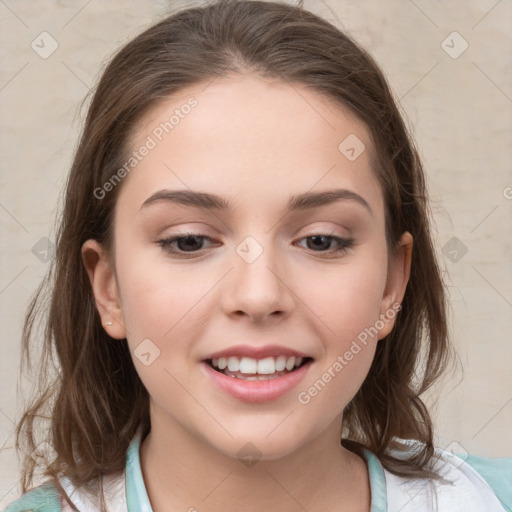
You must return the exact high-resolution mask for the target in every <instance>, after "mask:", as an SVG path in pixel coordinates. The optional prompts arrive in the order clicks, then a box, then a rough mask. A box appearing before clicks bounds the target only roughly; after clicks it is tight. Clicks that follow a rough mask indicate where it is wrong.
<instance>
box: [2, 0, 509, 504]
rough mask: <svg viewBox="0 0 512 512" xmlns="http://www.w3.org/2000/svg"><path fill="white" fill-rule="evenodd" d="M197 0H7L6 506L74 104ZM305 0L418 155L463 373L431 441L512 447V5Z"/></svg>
mask: <svg viewBox="0 0 512 512" xmlns="http://www.w3.org/2000/svg"><path fill="white" fill-rule="evenodd" d="M197 3H198V2H170V1H169V2H168V1H161V0H148V1H121V0H109V1H108V2H100V1H94V0H93V1H89V2H87V1H85V0H84V1H76V2H63V1H61V0H44V1H43V0H30V1H28V0H18V1H15V0H6V1H5V2H1V3H0V34H1V35H0V37H1V45H0V55H1V58H2V61H1V62H2V66H1V72H0V73H1V74H0V109H1V120H0V130H1V133H0V150H1V159H2V166H1V169H2V171H1V172H2V173H1V178H0V223H1V244H2V252H1V267H0V319H1V348H2V355H1V358H0V371H1V374H0V447H3V449H2V450H1V451H0V506H2V505H6V504H7V503H8V502H10V501H11V500H13V499H14V498H15V497H17V496H18V495H19V491H20V488H19V487H17V483H18V482H17V479H18V470H17V465H18V462H17V457H16V454H15V451H14V435H13V432H14V425H15V421H17V419H18V418H19V414H20V412H21V394H20V388H23V389H25V387H27V386H28V387H27V389H28V388H29V387H30V386H29V384H30V383H29V382H25V381H23V382H22V381H20V380H19V378H18V368H19V357H20V339H21V328H22V322H23V316H24V314H25V310H26V307H27V304H28V301H29V298H30V297H31V295H32V294H33V292H34V291H35V289H36V287H37V285H38V284H39V282H40V281H41V279H42V277H43V276H44V273H45V271H46V269H47V266H48V263H47V262H45V261H44V260H45V253H44V250H45V247H46V246H47V245H48V240H50V242H52V241H53V240H54V238H53V236H54V229H53V223H54V219H55V214H56V206H57V204H58V202H59V199H60V195H59V194H60V192H61V187H62V185H63V183H64V180H65V177H66V175H67V172H68V169H69V167H70V162H71V159H72V155H73V149H74V147H75V145H76V143H77V139H78V134H79V129H80V126H81V122H82V120H83V119H82V118H80V117H79V116H78V107H79V104H80V102H81V101H82V100H83V98H84V96H85V95H86V93H87V92H88V90H89V88H90V87H91V86H92V85H93V84H94V83H95V81H96V79H97V77H98V76H99V73H100V72H101V70H102V69H103V66H104V64H105V62H106V59H107V58H108V57H109V56H110V55H111V54H112V53H113V52H114V51H115V50H116V49H117V48H118V47H119V46H120V45H122V44H123V43H125V42H127V41H128V40H129V39H131V38H132V37H133V36H135V35H136V34H138V33H139V32H141V31H142V30H143V29H144V28H146V27H147V26H148V25H149V24H151V23H152V22H154V21H156V20H158V19H159V18H161V17H163V16H164V15H165V14H166V13H168V12H169V11H170V10H173V9H176V8H178V7H180V6H181V5H185V4H197ZM304 6H305V7H306V8H309V9H311V10H312V11H314V12H316V13H317V14H320V15H322V16H324V17H326V18H328V19H329V20H331V21H332V22H334V23H335V24H337V25H338V26H339V27H340V28H342V29H345V30H346V31H347V32H348V33H349V34H350V35H351V36H352V37H354V38H355V39H356V40H357V41H358V42H360V43H361V44H362V45H363V46H364V47H365V48H367V49H368V50H369V52H370V53H371V54H372V55H373V56H374V57H375V59H376V60H377V62H378V63H379V64H380V65H381V67H382V69H383V70H384V72H385V73H386V74H387V76H388V80H389V82H390V84H391V87H392V89H393V92H394V94H395V96H396V98H397V99H398V100H399V102H400V106H401V108H402V109H403V111H404V113H405V115H406V117H407V123H408V125H409V127H410V129H411V131H412V134H413V136H414V138H415V139H416V141H417V143H418V145H419V148H420V152H421V156H422V157H423V160H424V164H425V170H426V173H427V177H428V185H429V190H430V195H431V201H432V205H431V207H432V212H433V217H434V221H435V226H436V230H435V237H436V240H435V241H436V248H437V250H438V254H439V258H440V264H441V268H442V269H443V272H444V273H445V276H446V281H447V283H448V286H449V288H448V289H449V294H450V299H451V304H452V317H451V327H452V336H453V340H454V342H455V344H456V346H457V348H458V351H459V355H460V358H461V361H462V363H463V365H464V374H463V375H462V374H461V373H458V374H456V375H455V377H454V378H452V379H449V380H447V382H446V383H445V384H444V385H443V387H442V389H441V396H440V399H439V403H438V407H437V409H436V410H435V411H434V415H435V423H436V427H437V444H438V446H440V447H442V448H445V447H450V448H454V450H455V451H459V452H460V451H461V450H466V451H468V452H471V453H473V454H476V455H488V456H512V443H511V441H510V432H512V371H511V362H512V263H511V261H512V170H511V161H512V159H511V156H512V140H511V139H512V83H511V82H512V67H511V66H510V63H511V62H512V55H511V54H512V31H511V30H510V20H511V19H512V2H510V1H501V2H500V1H495V0H485V1H484V0H482V1H476V0H473V1H469V2H467V1H462V0H459V1H447V2H429V1H425V0H423V1H420V0H416V1H415V2H413V1H409V0H393V1H386V2H382V1H378V0H372V1H370V0H364V1H361V0H358V1H357V2H356V1H339V0H324V1H322V0H311V1H305V3H304ZM454 31H456V32H458V34H459V35H457V34H455V35H454V34H453V32H454ZM42 32H48V33H49V34H50V35H51V38H53V39H54V40H55V41H56V43H57V44H58V48H57V49H56V50H55V51H54V53H52V54H51V55H49V56H46V55H44V52H49V50H50V49H51V44H55V43H52V41H51V39H50V38H49V37H48V36H47V35H41V33H42ZM42 40H43V42H41V41H42ZM443 41H444V43H443ZM33 42H34V43H33ZM32 44H34V46H35V47H36V48H38V51H35V50H34V49H33V47H32ZM466 44H467V45H468V47H467V49H466V50H465V51H464V52H463V53H461V51H462V50H463V49H464V47H465V45H466ZM38 52H39V53H38ZM459 53H460V55H459ZM41 54H43V56H46V57H47V58H43V56H41ZM84 112H85V111H84ZM47 239H48V240H47Z"/></svg>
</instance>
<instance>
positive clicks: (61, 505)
mask: <svg viewBox="0 0 512 512" xmlns="http://www.w3.org/2000/svg"><path fill="white" fill-rule="evenodd" d="M141 434H142V431H141V429H139V431H138V432H137V434H136V435H135V436H134V438H133V440H132V442H131V443H130V446H129V448H128V450H127V453H126V465H125V468H124V471H123V473H122V474H118V475H109V476H106V477H105V478H104V489H105V490H106V492H105V499H106V503H107V507H108V510H109V511H112V512H153V511H152V508H151V504H150V501H149V498H148V495H147V492H146V487H145V484H144V479H143V477H142V470H141V465H140V457H139V453H140V442H141ZM405 443H406V444H408V445H409V449H410V450H414V449H415V448H416V449H417V443H418V442H417V441H405ZM402 453H403V452H402ZM436 454H437V455H438V457H439V459H438V460H437V461H436V462H435V464H438V466H436V467H437V468H438V474H440V475H441V476H442V477H443V478H444V481H437V480H432V479H424V478H405V477H399V476H396V475H394V474H392V473H390V472H389V471H387V470H386V469H385V468H384V467H383V466H382V464H381V463H380V461H379V459H378V458H377V457H376V456H375V455H374V454H373V453H372V452H370V451H369V450H364V458H365V460H366V463H367V465H368V473H369V480H370V489H371V510H370V512H413V511H414V512H427V511H428V512H503V511H507V512H512V458H486V457H476V456H472V455H464V456H458V455H454V454H452V453H451V452H449V451H445V450H441V449H436ZM396 455H397V456H399V454H398V452H397V453H396ZM402 456H403V455H402ZM59 482H60V484H61V485H62V487H63V488H64V490H65V491H66V493H67V495H68V496H69V498H70V499H71V501H72V502H73V503H74V505H75V506H76V507H77V509H78V510H80V512H96V511H99V510H100V508H99V498H98V497H97V496H91V495H90V494H86V493H85V491H83V490H82V489H77V488H75V487H74V486H73V484H72V483H71V481H70V480H69V479H68V478H66V477H62V478H59ZM71 510H72V509H71V507H70V506H69V504H68V503H67V502H66V500H65V499H64V498H63V497H62V496H60V495H59V492H58V491H57V489H56V488H55V487H54V485H53V484H52V483H50V482H46V483H43V484H41V485H39V486H38V487H36V488H35V489H32V490H31V491H29V492H27V493H25V494H24V495H23V496H21V497H20V498H18V499H17V500H16V501H14V502H12V503H11V504H10V505H9V506H8V507H7V508H6V509H5V511H4V512H26V511H30V512H71Z"/></svg>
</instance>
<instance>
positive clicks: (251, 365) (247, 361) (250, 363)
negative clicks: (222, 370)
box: [230, 357, 258, 373]
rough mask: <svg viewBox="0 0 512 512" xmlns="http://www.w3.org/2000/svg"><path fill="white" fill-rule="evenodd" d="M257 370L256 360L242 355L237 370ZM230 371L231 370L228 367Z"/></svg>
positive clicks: (255, 371) (249, 371)
mask: <svg viewBox="0 0 512 512" xmlns="http://www.w3.org/2000/svg"><path fill="white" fill-rule="evenodd" d="M257 370H258V361H256V359H252V358H251V357H242V359H241V360H240V364H239V366H238V371H239V372H240V373H257ZM230 371H233V370H231V368H230Z"/></svg>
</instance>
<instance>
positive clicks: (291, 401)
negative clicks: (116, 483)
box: [82, 75, 412, 512]
mask: <svg viewBox="0 0 512 512" xmlns="http://www.w3.org/2000/svg"><path fill="white" fill-rule="evenodd" d="M190 96H194V97H195V98H196V99H197V101H198V105H197V106H196V107H195V109H193V110H192V112H191V113H190V114H189V115H188V116H186V117H185V118H184V119H182V120H180V123H179V125H177V126H176V127H175V128H174V130H173V131H172V132H171V133H169V134H168V135H166V136H165V137H164V138H163V140H162V141H161V142H160V143H159V144H158V145H157V146H156V147H155V148H154V149H152V150H151V151H150V152H149V154H148V155H147V156H146V157H144V158H143V160H142V161H141V162H140V163H139V164H138V165H137V166H136V168H135V169H134V170H133V171H132V172H131V173H130V174H129V175H128V176H127V177H126V178H124V180H123V182H122V184H121V185H120V186H121V187H122V188H121V190H120V191H119V197H118V200H117V203H116V211H115V220H114V223H115V224H114V226H115V255H114V262H113V265H111V264H110V263H109V259H108V258H107V254H106V253H105V251H104V250H103V248H102V247H101V245H99V244H98V243H97V242H96V241H95V240H88V241H87V242H86V243H85V244H84V246H83V248H82V256H83V260H84V264H85V266H86V268H87V271H88V274H89V277H90V280H91V283H92V287H93V290H94V295H95V299H96V304H97V307H98V311H99V312H100V314H101V317H102V321H103V322H112V325H110V326H105V329H106V330H107V332H108V333H109V335H110V336H112V337H113V338H117V339H119V340H122V339H124V338H126V339H127V342H128V345H129V347H130V350H131V352H132V355H133V351H134V350H135V349H136V348H137V346H138V345H139V344H140V343H141V342H142V340H144V339H148V338H149V339H150V340H151V342H152V343H154V345H156V346H157V347H158V349H159V350H160V355H159V356H158V357H157V358H156V359H155V360H154V361H153V362H152V363H151V364H150V365H149V366H145V365H144V364H142V363H141V361H140V360H139V359H138V358H137V357H135V356H133V363H134V365H135V368H136V370H137V372H138V374H139V375H140V378H141V380H142V382H143V383H144V385H145V387H146V388H147V390H148V392H149V394H150V402H151V408H150V409H151V410H150V415H151V432H150V433H149V435H148V436H147V437H146V439H145V440H144V441H143V443H142V445H141V465H142V470H143V475H144V480H145V483H146V487H147V490H148V496H149V498H150V501H151V504H152V506H153V510H154V511H155V512H163V511H166V510H189V509H191V507H195V508H196V509H197V510H201V511H209V512H217V511H221V510H222V511H224V512H226V511H236V510H241V509H242V508H243V509H244V510H247V511H251V512H252V511H254V512H256V511H260V510H267V511H276V512H277V511H282V510H288V511H303V510H304V509H306V510H308V511H309V512H313V511H317V510H318V511H319V510H323V511H325V510H350V511H369V510H370V489H369V479H368V470H367V467H366V464H365V462H364V460H363V459H361V458H360V457H358V456H357V455H355V454H353V453H352V452H350V451H348V450H346V449H344V448H342V447H341V446H340V442H339V441H340V435H341V425H342V418H343V409H344V407H345V406H346V405H347V404H348V403H349V401H350V400H351V399H352V397H353V396H354V395H355V393H356V392H357V390H358V389H359V387H360V386H361V384H362V382H363V380H364V378H365V376H366V375H367V373H368V370H369V368H370V365H371V362H372V359H373V357H374V353H375V348H376V345H377V343H379V340H381V339H382V338H384V337H385V336H386V335H387V334H388V333H389V332H390V331H391V329H392V328H393V325H394V318H393V319H391V320H388V321H387V322H385V324H384V326H383V327H382V329H380V330H379V332H378V335H376V336H375V337H373V338H369V340H368V343H367V345H366V346H362V349H361V350H360V352H358V353H357V355H355V356H354V358H353V359H352V360H351V361H349V362H348V364H347V365H346V366H344V368H343V370H342V371H341V372H338V373H337V374H336V377H335V378H333V379H332V380H331V381H330V382H329V383H328V384H327V385H326V386H325V388H324V389H323V390H322V391H321V392H320V393H318V395H317V396H315V397H314V398H312V399H311V401H310V402H309V403H307V404H302V403H300V402H299V401H298V399H297V393H298V392H299V391H304V390H307V389H308V387H309V386H311V385H312V384H313V383H314V382H315V381H317V380H318V379H319V378H320V377H321V376H322V374H323V373H324V372H325V371H327V370H328V368H329V367H332V366H333V363H334V362H335V361H336V360H337V357H338V356H339V355H340V354H344V353H345V352H346V351H347V350H349V348H350V346H351V343H352V342H353V340H355V339H356V338H357V335H358V334H359V333H361V332H363V331H364V329H365V328H369V327H370V326H374V325H375V322H376V321H377V320H378V319H379V315H382V314H385V313H386V312H387V311H389V310H390V309H392V307H393V304H395V305H396V304H398V303H400V302H401V300H402V298H403V295H404V293H405V288H406V286H407V281H408V279H409V275H410V262H411V251H412V237H411V235H410V234H409V233H404V235H403V237H402V240H401V244H400V246H399V247H398V248H397V250H396V252H395V254H394V255H393V257H392V258H390V257H389V255H388V254H387V251H386V239H385V231H384V200H383V196H382V191H381V189H380V186H379V183H378V181H377V179H376V177H375V176H374V174H373V171H372V169H371V167H370V152H371V151H372V147H371V139H370V136H369V132H368V130H367V128H366V126H365V125H364V124H363V123H362V122H361V121H360V120H359V119H357V118H356V117H354V116H353V115H352V114H351V113H350V112H349V111H348V110H347V109H346V108H344V107H342V106H340V105H338V104H336V103H334V102H332V101H331V100H330V99H327V98H325V97H323V96H321V95H319V94H318V93H316V92H313V91H311V90H307V89H306V88H304V87H302V86H300V85H297V84H294V85H293V86H292V85H291V84H287V83H284V82H281V81H276V80H268V79H262V78H258V77H254V76H246V75H244V76H240V75H237V76H236V77H223V78H221V79H217V80H215V81H214V82H213V83H211V84H210V85H209V86H206V85H205V84H201V85H197V86H194V87H190V88H188V89H186V90H183V91H181V92H180V94H177V95H175V96H173V97H170V98H166V99H164V100H162V101H161V102H160V103H159V104H157V105H154V106H153V108H151V109H150V110H149V111H148V112H147V113H146V114H145V116H144V117H143V119H142V120H141V121H140V122H139V123H138V125H137V126H136V130H135V132H134V135H133V137H132V140H131V148H133V149H134V150H135V149H137V148H139V147H140V146H141V145H142V144H144V141H145V140H146V137H147V136H148V134H150V133H151V131H152V130H153V129H154V127H156V126H158V124H159V123H160V122H163V121H165V120H167V119H168V118H169V116H170V115H171V114H172V112H173V111H174V109H176V108H179V107H180V106H181V105H183V104H184V103H185V102H186V100H187V99H188V98H189V97H190ZM349 134H356V135H357V137H358V138H359V139H360V140H361V141H363V143H364V144H365V146H366V150H365V151H364V152H363V153H362V154H361V155H360V156H359V157H358V158H357V159H356V160H354V161H349V160H348V159H347V158H346V157H345V156H344V155H343V154H342V153H341V152H340V151H339V150H338V146H339V144H340V142H341V141H343V140H344V139H345V138H346V137H347V136H348V135H349ZM164 188H168V189H173V190H176V189H191V190H195V191H203V192H210V193H214V194H218V195H221V196H223V197H225V198H227V199H230V200H231V201H232V202H233V203H234V205H235V208H234V210H233V211H226V212H219V211H214V212H212V211H209V210H204V211H202V210H199V209H196V208H193V207H189V206H180V205H176V204H170V203H166V202H163V201H162V202H158V203H154V204H153V205H151V206H149V207H147V208H143V209H142V210H141V209H140V208H141V205H142V203H143V202H144V201H145V200H146V199H147V198H148V197H149V196H150V195H151V194H153V193H154V192H156V191H158V190H161V189H164ZM334 188H345V189H349V190H352V191H354V192H356V193H358V194H359V195H361V196H362V197H363V198H364V199H365V200H366V201H367V202H368V204H369V205H370V207H371V210H372V213H370V212H368V211H367V210H366V209H365V208H364V207H363V206H362V205H360V204H358V203H357V202H356V201H350V200H343V201H339V202H336V203H333V204H331V205H325V206H320V207H318V208H313V209H310V210H307V211H302V212H300V211H299V212H292V213H288V214H284V210H283V208H284V205H285V203H286V201H287V200H288V198H289V196H290V195H292V194H298V193H302V192H307V191H326V190H331V189H334ZM187 229H189V230H192V232H193V233H194V234H202V235H205V236H207V237H211V238H210V239H208V238H207V239H204V240H203V241H202V242H201V241H199V242H198V243H197V246H196V247H199V250H197V251H196V252H195V253H192V256H193V257H192V258H188V259H187V258H180V257H177V256H176V255H173V254H170V253H168V252H166V249H165V248H163V247H161V246H159V245H158V244H157V241H158V240H159V239H162V238H165V237H169V236H171V235H174V236H177V235H182V236H183V234H184V232H186V230H187ZM318 234H324V235H327V236H330V235H332V236H339V237H345V238H353V239H354V240H355V242H356V244H355V245H354V246H353V247H351V248H349V249H347V250H346V252H339V253H334V252H332V251H333V248H336V243H335V242H334V241H333V242H331V243H329V241H327V242H326V243H325V245H324V246H323V247H322V245H321V244H320V248H317V247H315V245H314V244H311V243H309V244H308V240H310V239H308V238H307V237H311V236H313V235H318ZM247 236H251V237H253V238H254V239H255V240H256V241H257V242H258V244H259V245H260V246H261V248H262V249H263V252H262V254H261V255H260V256H259V257H258V258H257V259H256V260H255V261H254V262H252V263H248V262H247V261H245V260H244V259H243V258H241V257H240V256H239V255H238V253H237V252H236V248H237V246H238V245H239V244H240V243H241V242H242V241H243V240H244V238H245V237H247ZM192 245H193V244H192ZM174 247H175V248H176V247H179V248H181V249H182V251H183V244H182V245H178V246H177V244H176V243H175V244H174ZM184 249H185V250H186V249H187V245H186V244H185V247H184ZM188 254H189V255H190V254H191V253H190V252H189V253H188ZM398 314H400V313H398ZM395 318H396V316H395ZM242 343H248V344H253V345H259V344H261V345H266V344H279V345H284V346H286V347H290V348H295V349H297V350H301V351H303V352H306V353H307V354H309V355H310V356H311V357H313V358H314V362H313V364H312V365H311V367H310V369H309V371H308V374H307V375H306V377H305V379H304V380H303V381H302V382H301V383H300V384H299V385H298V387H297V388H296V389H294V390H292V391H291V392H290V393H288V394H286V395H285V396H282V397H280V398H279V399H276V400H273V401H270V402H266V403H257V404H254V403H246V402H242V401H240V400H237V399H235V398H232V397H231V396H228V395H226V394H224V393H223V392H222V391H220V390H219V389H218V388H216V387H215V386H214V385H213V384H212V383H211V381H210V380H209V378H207V376H206V375H205V374H204V372H203V371H201V368H200V361H201V360H202V359H203V358H205V357H206V356H207V355H208V354H210V353H212V352H214V351H218V350H221V349H224V348H227V347H230V346H232V345H236V344H242ZM247 442H251V443H253V444H254V445H255V446H256V447H257V450H259V453H260V455H261V458H260V459H259V461H258V462H257V463H256V464H254V465H253V466H251V467H248V466H247V465H245V464H243V463H242V462H241V461H240V460H239V458H238V457H237V452H238V451H239V450H240V449H241V448H242V447H243V446H244V445H245V444H246V443H247ZM191 510H192V509H191Z"/></svg>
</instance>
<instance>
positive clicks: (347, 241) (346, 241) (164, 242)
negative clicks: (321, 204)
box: [156, 233, 356, 258]
mask: <svg viewBox="0 0 512 512" xmlns="http://www.w3.org/2000/svg"><path fill="white" fill-rule="evenodd" d="M192 237H195V238H201V239H208V240H212V238H211V237H209V236H207V235H202V234H199V233H185V234H183V235H180V236H174V237H170V238H164V239H161V240H158V241H157V242H156V243H157V244H158V245H159V246H160V247H162V248H163V249H164V250H165V251H166V252H168V253H170V254H174V255H176V256H178V257H183V258H193V257H196V256H189V255H193V254H195V253H198V252H201V251H202V249H199V250H197V251H190V252H187V251H179V250H176V249H175V248H173V247H172V246H171V244H173V243H175V242H177V241H178V240H184V239H187V238H192ZM313 237H325V238H328V239H331V240H333V241H335V242H336V243H337V244H338V246H339V247H338V248H337V249H334V250H330V251H313V250H311V249H310V250H311V251H312V252H313V253H319V254H331V255H332V254H338V253H346V252H347V251H348V250H349V249H351V248H352V247H354V245H356V242H355V240H354V239H353V238H341V237H338V236H332V235H326V234H324V233H315V234H314V235H309V236H305V237H302V238H301V239H300V240H304V239H307V238H313Z"/></svg>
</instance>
